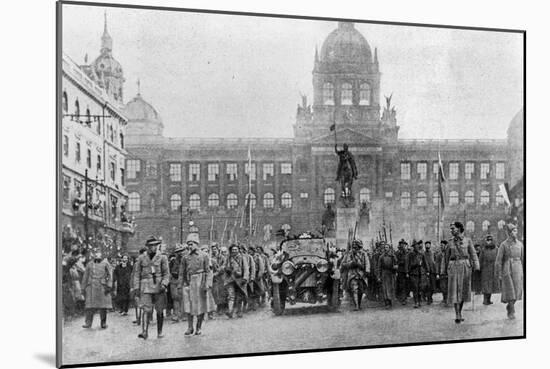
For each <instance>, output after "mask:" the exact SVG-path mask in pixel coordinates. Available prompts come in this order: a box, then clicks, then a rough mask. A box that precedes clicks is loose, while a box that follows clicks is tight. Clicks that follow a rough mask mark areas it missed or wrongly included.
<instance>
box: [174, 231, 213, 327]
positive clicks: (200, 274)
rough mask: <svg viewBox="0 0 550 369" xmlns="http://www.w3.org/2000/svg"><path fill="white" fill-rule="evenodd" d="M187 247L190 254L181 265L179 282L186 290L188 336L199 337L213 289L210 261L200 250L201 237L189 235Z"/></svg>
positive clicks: (185, 306)
mask: <svg viewBox="0 0 550 369" xmlns="http://www.w3.org/2000/svg"><path fill="white" fill-rule="evenodd" d="M186 242H187V246H189V254H188V255H186V256H185V257H184V258H183V259H182V261H181V264H180V271H179V274H180V276H179V280H180V283H181V284H182V288H183V289H184V290H186V291H185V292H184V293H183V310H184V312H185V313H187V324H188V328H187V331H186V332H185V335H186V336H189V335H192V334H193V333H195V335H197V336H199V335H201V333H202V330H201V329H202V322H203V321H204V313H206V312H207V301H206V299H207V290H208V289H209V288H212V285H211V283H210V285H209V282H211V280H210V281H209V280H208V278H207V277H208V273H209V271H210V261H209V259H208V255H207V254H206V253H204V252H202V251H201V250H200V249H199V235H198V234H197V233H189V235H188V236H187V241H186ZM193 317H197V327H196V330H195V329H194V327H193Z"/></svg>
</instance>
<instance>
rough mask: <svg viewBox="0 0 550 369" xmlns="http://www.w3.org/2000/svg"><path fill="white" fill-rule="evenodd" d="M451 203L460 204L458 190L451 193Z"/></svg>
mask: <svg viewBox="0 0 550 369" xmlns="http://www.w3.org/2000/svg"><path fill="white" fill-rule="evenodd" d="M449 205H458V192H456V191H451V192H450V193H449Z"/></svg>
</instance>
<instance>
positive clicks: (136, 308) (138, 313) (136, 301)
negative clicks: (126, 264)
mask: <svg viewBox="0 0 550 369" xmlns="http://www.w3.org/2000/svg"><path fill="white" fill-rule="evenodd" d="M146 252H147V247H142V248H141V249H139V255H138V258H139V257H140V256H141V255H143V254H145V253H146ZM136 268H137V258H136V259H135V260H134V264H133V265H132V276H131V277H130V296H132V299H133V300H134V311H135V313H136V320H134V321H133V322H132V323H133V324H137V325H140V324H141V309H140V308H139V291H138V289H136V288H135V287H134V276H135V275H136Z"/></svg>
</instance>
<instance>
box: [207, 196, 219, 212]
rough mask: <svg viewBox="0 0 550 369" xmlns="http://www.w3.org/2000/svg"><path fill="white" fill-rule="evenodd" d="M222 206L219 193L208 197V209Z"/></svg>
mask: <svg viewBox="0 0 550 369" xmlns="http://www.w3.org/2000/svg"><path fill="white" fill-rule="evenodd" d="M218 206H220V196H219V195H218V194H217V193H211V194H210V195H208V207H210V208H217V207H218Z"/></svg>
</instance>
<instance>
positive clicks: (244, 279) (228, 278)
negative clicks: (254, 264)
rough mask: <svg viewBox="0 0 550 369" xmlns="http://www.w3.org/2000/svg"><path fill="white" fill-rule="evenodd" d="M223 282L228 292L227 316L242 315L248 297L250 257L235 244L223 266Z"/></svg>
mask: <svg viewBox="0 0 550 369" xmlns="http://www.w3.org/2000/svg"><path fill="white" fill-rule="evenodd" d="M223 270H224V274H223V284H224V287H225V289H226V293H227V313H226V315H227V317H228V318H229V319H232V318H233V314H234V313H235V312H236V313H237V317H239V318H241V317H242V309H243V304H244V301H245V300H246V298H247V293H248V291H247V284H248V280H249V275H250V273H249V269H248V258H247V257H245V256H244V255H243V254H241V253H240V252H239V247H238V246H237V245H235V244H233V245H231V246H230V247H229V257H228V258H227V259H226V260H225V264H224V266H223Z"/></svg>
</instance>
